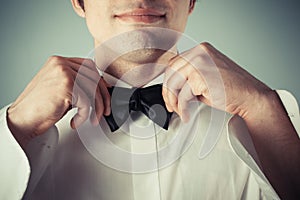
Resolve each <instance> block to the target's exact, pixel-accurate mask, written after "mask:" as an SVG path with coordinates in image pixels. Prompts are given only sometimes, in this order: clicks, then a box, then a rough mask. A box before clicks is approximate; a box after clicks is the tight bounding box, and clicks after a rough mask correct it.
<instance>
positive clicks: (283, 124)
mask: <svg viewBox="0 0 300 200" xmlns="http://www.w3.org/2000/svg"><path fill="white" fill-rule="evenodd" d="M71 2H72V5H73V8H74V10H75V12H76V13H77V14H78V15H79V16H81V17H83V18H84V19H85V20H86V24H87V27H88V29H89V31H90V33H91V35H92V37H93V38H94V43H95V47H96V46H98V45H100V44H101V43H102V42H104V41H106V40H107V39H109V38H111V37H113V36H116V35H118V34H120V33H123V32H126V31H131V30H135V29H137V28H141V27H149V26H151V27H163V28H169V29H173V30H176V31H179V32H183V31H184V28H185V26H186V23H187V18H188V16H189V14H190V13H191V12H192V10H193V7H194V2H193V1H192V2H190V1H189V0H157V1H156V0H153V1H150V0H135V1H134V0H86V1H85V2H84V7H85V9H84V10H83V9H82V8H81V7H80V5H79V3H78V2H77V1H76V0H71ZM136 8H140V9H145V8H154V9H158V10H159V9H161V8H163V10H164V11H165V12H166V13H165V17H164V18H163V19H162V20H159V21H157V22H155V23H137V22H134V23H128V22H124V21H122V20H121V21H120V19H119V18H118V17H116V15H117V14H119V13H122V12H125V11H128V9H129V10H130V9H136ZM135 57H138V58H139V59H138V60H135V59H133V58H135ZM186 57H189V58H191V60H192V61H193V60H194V61H195V62H192V63H193V64H192V63H189V62H186V60H185V59H184V58H186ZM145 60H147V62H158V63H165V64H167V65H168V66H169V67H168V68H167V69H165V80H164V87H163V98H164V100H165V103H166V105H167V108H168V110H169V111H175V112H177V113H178V114H179V115H180V117H181V118H182V120H183V121H187V120H188V118H189V114H188V113H187V112H186V110H187V109H186V107H187V104H188V102H189V101H191V100H192V99H197V100H199V101H202V102H204V103H206V104H208V105H210V106H213V107H216V108H219V109H222V110H224V111H226V112H229V113H231V114H235V115H239V116H240V117H242V118H243V119H244V121H245V123H246V124H247V126H248V129H249V131H250V134H251V137H252V139H253V142H254V145H255V148H256V151H257V154H258V156H259V159H260V161H261V165H262V170H263V172H264V173H265V175H266V176H267V178H268V179H269V181H270V182H271V184H272V185H273V187H274V188H275V190H276V191H277V193H278V194H279V195H280V197H281V198H283V199H293V198H297V196H298V197H299V192H298V191H297V188H300V178H299V177H300V172H299V166H300V156H299V155H300V142H299V141H300V140H299V138H298V136H297V133H296V131H295V129H294V127H293V125H292V123H291V121H290V119H289V117H288V115H287V113H286V111H285V109H284V107H283V106H282V103H281V101H280V99H279V97H278V95H277V94H276V92H275V91H273V90H272V89H270V88H269V87H268V86H266V85H265V84H263V83H262V82H260V81H259V80H257V79H256V78H254V77H253V76H252V75H250V74H249V73H248V72H247V71H245V70H243V69H242V68H241V67H240V66H238V65H237V64H236V63H234V62H233V61H232V60H230V59H229V58H227V57H226V56H225V55H223V54H222V53H221V52H219V51H218V50H217V49H216V48H214V47H213V46H212V45H210V44H208V43H202V44H199V45H198V46H196V47H195V48H193V49H190V50H188V51H186V52H184V53H183V54H181V55H174V54H170V53H168V52H161V51H160V52H158V51H155V50H149V51H141V52H133V53H132V54H131V55H128V56H125V57H122V58H121V59H120V60H118V61H116V62H114V63H113V64H111V65H110V66H109V68H108V69H107V72H108V73H109V74H111V75H113V76H115V77H117V78H120V77H122V75H123V74H125V73H126V72H128V71H130V70H132V69H134V68H135V67H136V66H138V65H140V64H143V63H145ZM211 61H213V63H214V64H215V66H216V69H217V71H218V72H219V73H217V74H218V75H219V76H221V79H222V83H223V87H224V91H225V95H226V101H221V103H219V102H216V99H218V94H220V97H219V98H222V95H221V93H219V92H214V91H218V89H219V87H218V84H216V85H214V84H212V85H208V83H209V82H210V81H207V80H206V79H207V77H210V78H212V80H213V79H214V76H216V73H211V70H210V69H208V67H207V66H209V65H211ZM96 64H97V61H96V63H94V62H93V61H92V60H87V61H85V62H84V59H82V58H65V57H59V56H52V57H50V58H49V59H48V61H47V62H46V63H45V65H44V66H43V67H42V68H41V70H40V71H39V72H38V74H37V75H36V76H35V77H34V78H33V79H32V81H31V82H30V83H29V84H28V86H27V87H26V89H25V90H24V91H23V93H22V94H21V95H20V96H19V97H18V98H17V99H16V101H15V102H14V103H13V104H12V105H11V106H10V108H9V109H8V111H7V113H8V116H7V121H8V126H9V128H10V130H11V131H12V133H13V135H14V137H15V138H16V140H17V141H18V142H19V143H20V145H21V146H22V147H23V148H25V147H26V144H27V143H28V142H29V141H30V140H31V139H33V138H34V137H36V136H38V135H41V134H43V133H44V132H45V131H46V130H47V129H49V128H50V127H51V126H53V125H54V124H55V123H56V122H57V121H59V120H60V119H61V118H62V117H63V116H64V115H65V114H66V113H67V112H68V111H69V110H70V109H71V108H72V107H76V108H78V112H77V114H76V115H75V116H74V117H73V118H72V120H71V126H72V128H76V127H79V126H80V125H81V124H82V123H83V122H84V121H86V120H87V119H88V118H89V107H90V106H92V108H93V111H92V115H91V116H90V119H91V121H92V123H93V124H94V125H97V124H98V121H99V119H100V118H101V117H102V115H108V114H109V113H110V97H109V94H108V92H107V89H106V87H107V86H108V83H106V82H105V80H103V79H102V78H101V77H100V76H99V74H98V72H97V71H96ZM124 64H126V65H125V66H127V67H126V68H124V67H121V66H124ZM80 65H83V68H82V69H80V71H79V67H80ZM147 70H149V69H145V71H143V70H142V71H139V72H138V73H133V74H132V77H131V78H130V79H132V80H135V78H134V77H137V78H138V76H141V75H143V74H148V71H147ZM160 73H162V71H161V70H152V72H151V74H150V75H149V77H148V79H145V80H144V81H145V83H147V82H148V81H149V80H151V79H152V78H153V77H156V76H157V75H159V74H160ZM206 73H207V74H206ZM77 75H79V77H80V78H79V82H76V84H75V85H74V83H75V78H76V76H77ZM130 79H129V80H130ZM212 82H213V81H212ZM83 83H84V84H83ZM131 84H132V85H133V84H134V83H131ZM139 85H143V83H139ZM73 86H74V87H75V88H76V91H77V92H76V93H74V92H73ZM94 91H96V97H95V99H92V98H90V96H92V95H91V94H93V92H94ZM33 102H34V103H33ZM297 192H298V193H297Z"/></svg>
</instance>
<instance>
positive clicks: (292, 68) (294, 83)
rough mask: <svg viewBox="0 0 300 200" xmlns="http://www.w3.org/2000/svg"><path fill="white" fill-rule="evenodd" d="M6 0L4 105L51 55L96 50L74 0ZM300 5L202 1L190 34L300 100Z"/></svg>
mask: <svg viewBox="0 0 300 200" xmlns="http://www.w3.org/2000/svg"><path fill="white" fill-rule="evenodd" d="M3 2H4V1H1V7H0V9H1V11H0V27H1V29H0V30H1V31H0V44H1V45H0V52H1V54H0V94H1V96H0V107H2V106H4V105H6V104H8V103H10V102H12V101H14V100H15V98H16V97H17V96H18V95H19V94H20V92H21V91H22V90H23V89H24V88H25V86H26V85H27V84H28V83H29V81H30V80H31V79H32V78H33V76H34V74H36V73H37V71H38V70H39V69H40V68H41V67H42V66H43V63H44V62H45V61H46V59H47V58H48V57H49V56H51V55H54V54H55V55H62V56H80V57H85V56H87V55H88V53H89V52H90V50H91V49H92V48H93V41H92V38H91V37H90V35H89V33H88V31H87V28H86V25H85V22H84V20H83V19H82V18H80V17H78V16H77V15H76V14H75V13H74V12H73V10H72V7H71V3H70V1H69V0H51V1H37V0H26V1H17V0H10V1H5V3H3ZM299 8H300V3H298V2H297V1H296V0H294V1H293V0H226V1H224V0H200V1H198V2H197V5H196V8H195V10H194V13H193V14H192V15H191V17H190V19H189V24H188V26H187V30H186V34H187V35H188V36H190V37H191V38H193V39H194V40H196V41H198V42H201V41H208V42H210V43H212V44H213V45H214V46H215V47H217V48H218V49H219V50H221V51H222V52H223V53H224V54H226V55H227V56H229V57H230V58H232V59H233V60H235V61H236V62H237V63H238V64H240V65H241V66H243V67H244V68H245V69H246V70H248V71H249V72H250V73H252V74H253V75H254V76H256V77H257V78H258V79H260V80H262V81H263V82H264V83H266V84H267V85H269V86H270V87H271V88H274V89H287V90H289V91H291V92H292V93H293V94H294V95H295V97H296V98H297V99H298V100H299V99H300V91H299V85H300V80H299V74H300V73H299V72H300V69H299V63H298V60H299V56H300V55H299V50H298V49H299V48H298V47H299V45H300V39H299V35H300V26H299V25H300V12H299V10H300V9H299Z"/></svg>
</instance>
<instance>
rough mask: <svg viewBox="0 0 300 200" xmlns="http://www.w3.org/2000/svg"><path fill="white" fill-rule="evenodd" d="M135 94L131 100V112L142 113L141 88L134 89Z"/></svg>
mask: <svg viewBox="0 0 300 200" xmlns="http://www.w3.org/2000/svg"><path fill="white" fill-rule="evenodd" d="M132 90H133V94H132V95H131V97H130V100H129V111H132V110H133V111H141V99H140V88H133V89H132Z"/></svg>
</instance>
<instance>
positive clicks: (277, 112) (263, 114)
mask: <svg viewBox="0 0 300 200" xmlns="http://www.w3.org/2000/svg"><path fill="white" fill-rule="evenodd" d="M248 105H249V106H247V107H245V109H244V110H243V112H242V113H243V115H240V116H241V117H242V118H243V119H244V120H245V121H246V122H248V123H247V124H253V125H260V126H263V125H266V123H265V122H266V120H268V119H269V120H270V119H272V121H278V122H282V121H281V120H286V119H288V115H287V113H286V110H285V108H284V106H283V104H282V102H281V100H280V98H279V96H278V94H277V92H276V91H275V90H271V89H270V90H267V91H264V92H263V93H261V94H258V95H256V96H255V97H253V100H252V101H251V103H249V104H248Z"/></svg>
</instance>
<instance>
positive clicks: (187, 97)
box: [178, 82, 195, 122]
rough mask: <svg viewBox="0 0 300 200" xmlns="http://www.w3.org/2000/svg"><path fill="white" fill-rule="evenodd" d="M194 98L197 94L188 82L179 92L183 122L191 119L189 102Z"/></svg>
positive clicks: (179, 107) (179, 109) (179, 108)
mask: <svg viewBox="0 0 300 200" xmlns="http://www.w3.org/2000/svg"><path fill="white" fill-rule="evenodd" d="M194 98H195V96H194V95H193V93H192V90H191V87H190V85H189V84H188V82H186V83H185V84H184V86H183V87H182V89H181V90H180V92H179V94H178V111H179V113H180V116H181V120H182V121H183V122H188V121H189V118H190V115H189V112H188V104H189V102H190V101H191V100H192V99H194Z"/></svg>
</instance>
